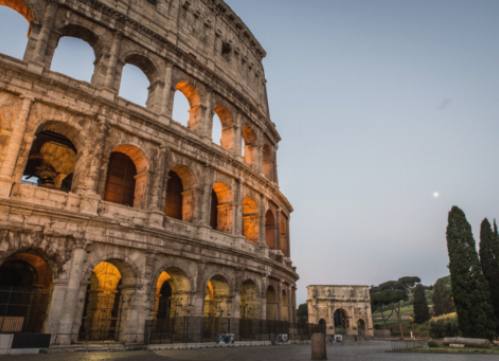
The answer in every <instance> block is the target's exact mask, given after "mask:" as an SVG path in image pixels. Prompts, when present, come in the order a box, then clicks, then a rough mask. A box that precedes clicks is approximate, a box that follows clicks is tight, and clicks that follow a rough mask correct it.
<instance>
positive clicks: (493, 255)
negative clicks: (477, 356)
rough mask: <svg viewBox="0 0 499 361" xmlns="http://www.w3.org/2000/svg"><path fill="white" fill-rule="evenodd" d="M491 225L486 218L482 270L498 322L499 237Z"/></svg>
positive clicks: (481, 240) (483, 229) (482, 245)
mask: <svg viewBox="0 0 499 361" xmlns="http://www.w3.org/2000/svg"><path fill="white" fill-rule="evenodd" d="M494 228H496V229H495V230H494V231H493V230H492V226H491V225H490V223H489V221H488V219H487V218H486V219H484V220H483V222H482V225H481V229H480V261H481V263H482V270H483V274H484V275H485V278H486V279H487V282H488V284H489V289H490V297H491V303H492V307H493V308H494V313H495V316H496V323H497V320H499V254H498V253H497V252H498V251H499V239H498V238H497V235H496V233H495V232H496V231H497V226H496V225H494ZM496 330H497V331H499V324H496Z"/></svg>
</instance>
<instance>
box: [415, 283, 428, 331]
mask: <svg viewBox="0 0 499 361" xmlns="http://www.w3.org/2000/svg"><path fill="white" fill-rule="evenodd" d="M413 305H414V322H416V323H418V324H421V323H425V322H426V321H428V320H429V319H430V310H429V309H428V302H426V292H425V288H424V286H423V285H422V284H418V285H417V286H416V288H415V289H414V301H413Z"/></svg>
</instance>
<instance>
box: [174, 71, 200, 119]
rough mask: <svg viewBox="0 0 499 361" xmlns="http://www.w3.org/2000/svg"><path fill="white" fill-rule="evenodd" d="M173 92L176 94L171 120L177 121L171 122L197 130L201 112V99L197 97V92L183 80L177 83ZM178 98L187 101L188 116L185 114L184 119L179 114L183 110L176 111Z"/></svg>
mask: <svg viewBox="0 0 499 361" xmlns="http://www.w3.org/2000/svg"><path fill="white" fill-rule="evenodd" d="M175 90H176V92H175V97H174V101H173V108H172V109H173V113H172V118H175V117H177V118H179V119H173V120H174V121H176V122H178V123H180V124H182V125H184V126H186V127H188V128H191V129H194V128H197V127H198V126H199V125H200V124H199V122H200V112H201V98H200V96H199V92H198V90H197V89H196V88H195V87H194V86H193V85H191V84H190V83H189V82H187V81H185V80H182V81H179V82H178V83H177V84H176V85H175ZM179 97H184V98H185V99H187V103H188V107H189V109H188V114H185V118H184V116H183V115H181V113H182V112H184V111H185V109H181V110H180V111H179V109H177V108H178V105H179V104H178V102H179V100H178V99H179ZM177 113H178V114H177Z"/></svg>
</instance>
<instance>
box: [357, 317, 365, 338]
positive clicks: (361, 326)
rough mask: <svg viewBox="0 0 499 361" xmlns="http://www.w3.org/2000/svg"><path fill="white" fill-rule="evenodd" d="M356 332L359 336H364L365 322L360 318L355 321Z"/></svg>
mask: <svg viewBox="0 0 499 361" xmlns="http://www.w3.org/2000/svg"><path fill="white" fill-rule="evenodd" d="M357 332H358V334H359V336H364V335H365V333H366V323H365V322H364V320H362V319H360V320H359V321H357Z"/></svg>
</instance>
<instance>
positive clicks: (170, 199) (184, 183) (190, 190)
mask: <svg viewBox="0 0 499 361" xmlns="http://www.w3.org/2000/svg"><path fill="white" fill-rule="evenodd" d="M168 175H169V176H168V181H167V185H166V188H167V189H166V200H165V214H166V215H167V216H168V217H170V218H176V219H179V220H183V221H185V222H191V221H192V219H193V217H194V176H193V174H192V172H191V170H190V169H189V168H188V167H186V166H184V165H175V166H172V167H171V168H170V172H169V173H168Z"/></svg>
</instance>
